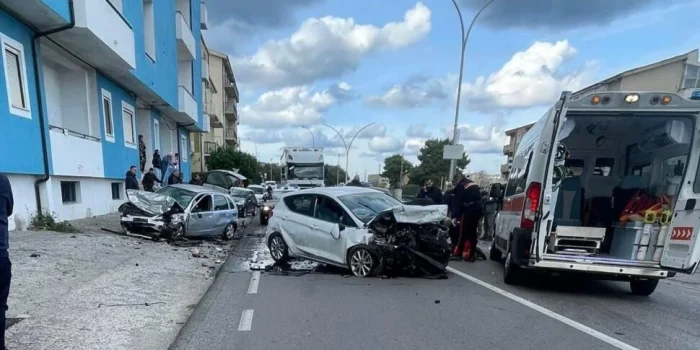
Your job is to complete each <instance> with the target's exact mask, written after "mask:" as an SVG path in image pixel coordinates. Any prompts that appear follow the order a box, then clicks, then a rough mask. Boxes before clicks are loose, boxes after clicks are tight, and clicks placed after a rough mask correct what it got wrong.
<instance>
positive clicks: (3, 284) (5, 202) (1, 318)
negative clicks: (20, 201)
mask: <svg viewBox="0 0 700 350" xmlns="http://www.w3.org/2000/svg"><path fill="white" fill-rule="evenodd" d="M14 205H15V202H14V198H13V196H12V186H11V185H10V180H9V179H8V178H7V176H5V175H3V174H0V308H2V310H0V332H2V337H1V338H0V342H1V343H0V346H2V349H6V347H5V322H6V319H5V313H6V312H7V297H8V296H9V295H10V282H11V279H12V263H11V262H10V254H9V253H8V249H9V248H10V239H9V233H8V230H9V225H10V224H9V219H8V218H9V217H10V216H11V215H12V211H13V209H14Z"/></svg>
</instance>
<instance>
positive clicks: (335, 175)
mask: <svg viewBox="0 0 700 350" xmlns="http://www.w3.org/2000/svg"><path fill="white" fill-rule="evenodd" d="M324 172H325V176H324V179H323V183H324V184H325V185H326V186H337V185H338V183H339V182H345V179H346V177H345V170H343V168H341V167H339V166H337V165H328V164H326V165H324Z"/></svg>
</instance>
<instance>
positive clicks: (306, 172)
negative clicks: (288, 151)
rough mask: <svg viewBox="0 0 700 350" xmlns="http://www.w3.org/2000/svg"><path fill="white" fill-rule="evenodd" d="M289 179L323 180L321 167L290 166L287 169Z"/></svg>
mask: <svg viewBox="0 0 700 350" xmlns="http://www.w3.org/2000/svg"><path fill="white" fill-rule="evenodd" d="M287 171H288V175H287V176H288V178H289V179H321V178H323V165H299V164H295V165H290V166H289V168H288V170H287Z"/></svg>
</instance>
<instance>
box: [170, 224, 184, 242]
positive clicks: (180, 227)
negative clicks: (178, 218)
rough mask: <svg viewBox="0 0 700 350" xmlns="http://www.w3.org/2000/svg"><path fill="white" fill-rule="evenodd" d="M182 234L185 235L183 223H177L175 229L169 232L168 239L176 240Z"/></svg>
mask: <svg viewBox="0 0 700 350" xmlns="http://www.w3.org/2000/svg"><path fill="white" fill-rule="evenodd" d="M184 236H185V225H184V224H179V225H177V228H176V229H174V230H172V231H171V232H170V237H169V239H170V240H171V241H174V240H177V239H179V238H182V237H184Z"/></svg>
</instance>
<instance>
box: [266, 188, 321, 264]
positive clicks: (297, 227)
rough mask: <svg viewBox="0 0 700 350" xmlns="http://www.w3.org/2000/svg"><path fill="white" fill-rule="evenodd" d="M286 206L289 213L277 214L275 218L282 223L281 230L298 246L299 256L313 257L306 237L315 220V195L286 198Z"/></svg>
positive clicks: (281, 212)
mask: <svg viewBox="0 0 700 350" xmlns="http://www.w3.org/2000/svg"><path fill="white" fill-rule="evenodd" d="M284 204H285V205H286V206H287V208H289V211H280V212H279V214H278V213H277V212H275V214H274V216H275V217H278V218H279V219H280V220H282V222H281V223H280V228H281V229H282V230H283V231H285V232H284V234H286V236H287V237H289V239H290V240H291V241H292V242H291V243H292V244H293V245H294V246H296V248H297V250H298V251H299V254H301V255H303V256H305V257H313V255H311V254H310V253H309V251H308V248H307V241H306V236H307V235H308V234H309V231H311V225H312V222H313V220H314V218H313V216H314V205H315V204H316V196H315V195H313V194H300V195H292V196H286V197H284Z"/></svg>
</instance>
